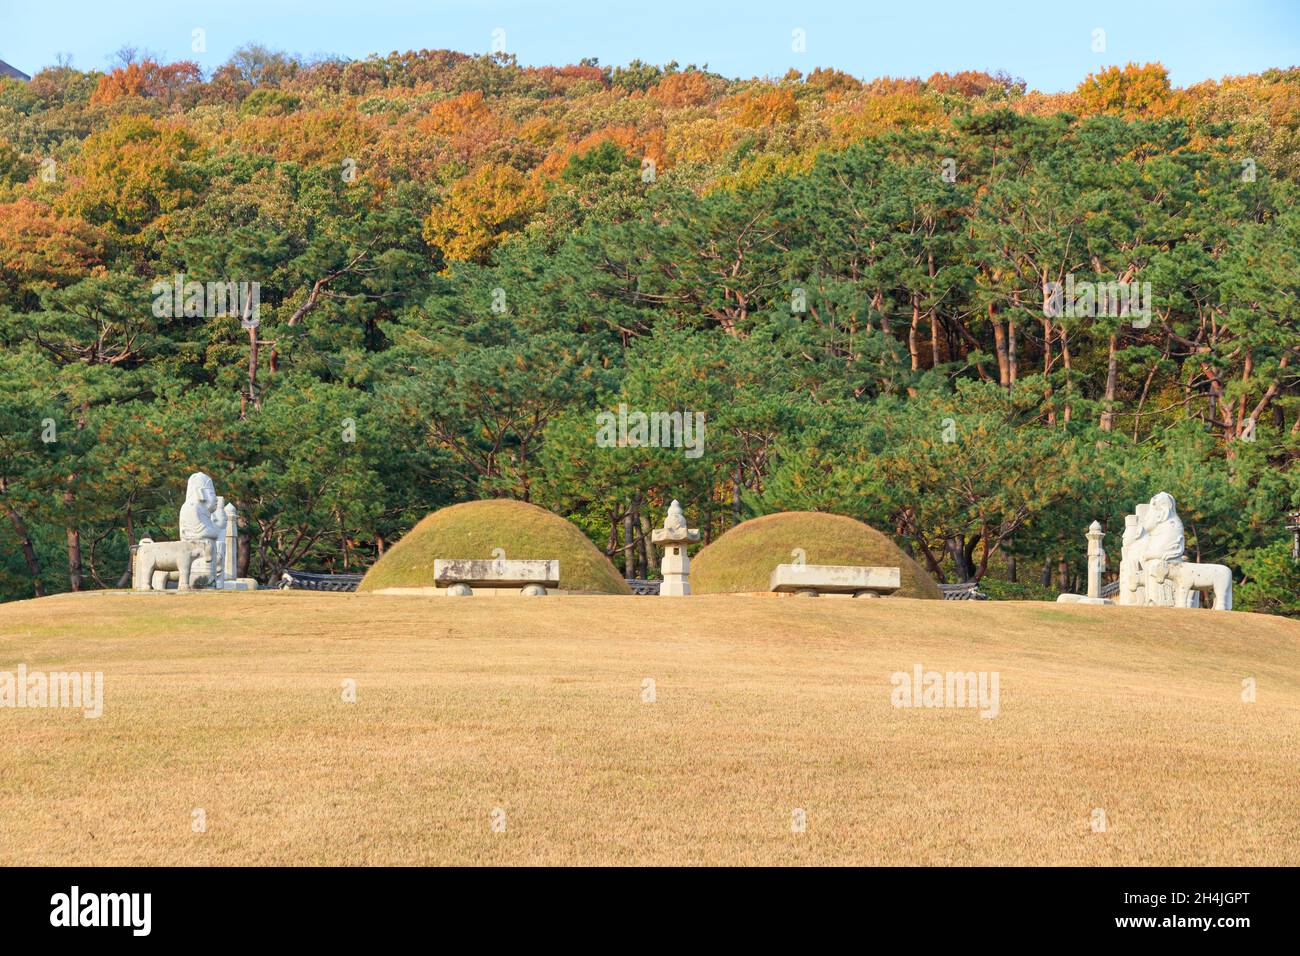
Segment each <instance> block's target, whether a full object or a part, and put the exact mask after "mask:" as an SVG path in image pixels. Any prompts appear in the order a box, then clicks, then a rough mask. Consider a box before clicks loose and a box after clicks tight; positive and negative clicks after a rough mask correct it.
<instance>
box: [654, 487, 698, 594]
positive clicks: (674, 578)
mask: <svg viewBox="0 0 1300 956" xmlns="http://www.w3.org/2000/svg"><path fill="white" fill-rule="evenodd" d="M650 540H651V541H653V542H654V543H655V544H657V545H659V546H660V547H662V548H663V549H664V559H663V562H662V563H661V564H660V566H659V567H660V570H661V571H662V572H663V576H664V580H663V583H662V584H660V585H659V596H660V597H683V596H685V595H687V594H690V593H691V581H690V574H691V559H690V558H689V557H688V556H687V553H686V547H687V545H689V544H692V543H694V542H696V541H699V540H700V532H699V530H698V529H697V528H687V527H686V516H685V515H683V514H682V506H681V505H680V504H678V503H677V501H676V500H675V499H674V501H673V503H672V504H671V505H669V506H668V515H667V516H666V517H665V518H664V526H663V527H662V528H656V529H655V530H654V531H653V532H652V533H651V535H650Z"/></svg>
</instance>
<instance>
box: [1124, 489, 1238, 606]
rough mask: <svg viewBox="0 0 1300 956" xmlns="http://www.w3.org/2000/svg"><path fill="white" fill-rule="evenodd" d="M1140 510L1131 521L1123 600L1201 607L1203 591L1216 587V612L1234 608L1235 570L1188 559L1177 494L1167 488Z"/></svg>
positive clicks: (1125, 562)
mask: <svg viewBox="0 0 1300 956" xmlns="http://www.w3.org/2000/svg"><path fill="white" fill-rule="evenodd" d="M1135 510H1136V512H1137V514H1136V515H1129V516H1128V518H1126V519H1125V525H1126V527H1125V532H1124V538H1125V541H1126V546H1125V549H1124V560H1123V562H1122V563H1121V581H1120V603H1121V604H1145V605H1149V606H1151V605H1154V606H1156V607H1199V606H1200V592H1201V591H1202V590H1210V591H1213V593H1214V609H1215V610H1216V611H1230V610H1232V571H1231V569H1229V568H1228V567H1227V566H1226V565H1222V564H1197V563H1195V562H1191V561H1188V560H1186V546H1187V539H1186V535H1185V534H1184V531H1183V521H1182V519H1181V518H1179V517H1178V507H1177V505H1176V504H1175V503H1174V499H1173V496H1172V495H1170V494H1168V493H1167V492H1164V491H1162V492H1160V493H1158V494H1156V495H1153V496H1152V498H1151V501H1150V502H1148V503H1147V504H1145V505H1138V506H1137V508H1136V509H1135ZM1130 518H1132V519H1134V520H1133V521H1131V522H1130V521H1129V519H1130ZM1134 525H1136V531H1133V530H1132V529H1133V526H1134ZM1126 568H1127V575H1126V571H1125V569H1126Z"/></svg>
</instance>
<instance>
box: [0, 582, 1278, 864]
mask: <svg viewBox="0 0 1300 956" xmlns="http://www.w3.org/2000/svg"><path fill="white" fill-rule="evenodd" d="M19 663H24V664H26V665H27V667H28V668H30V669H43V670H47V671H56V670H72V669H76V670H100V671H103V673H104V680H105V697H106V703H105V710H104V715H103V716H102V717H101V718H99V719H98V720H87V719H85V718H83V717H82V716H81V714H80V713H79V712H75V711H69V710H34V709H27V710H21V709H3V710H0V864H5V865H11V864H72V865H99V864H125V865H135V864H380V863H389V864H448V863H456V864H627V863H650V864H812V863H819V864H825V863H831V864H1003V863H1021V864H1038V863H1045V864H1076V863H1077V864H1292V865H1294V864H1296V863H1297V862H1300V809H1298V803H1300V624H1296V623H1294V622H1288V621H1285V620H1282V619H1278V618H1269V617H1263V616H1258V615H1251V614H1243V613H1232V614H1213V613H1211V612H1208V611H1206V612H1195V611H1178V610H1163V609H1134V608H1098V607H1078V606H1076V607H1064V606H1062V607H1058V606H1055V605H1047V604H1032V603H992V602H989V603H966V602H962V603H941V602H936V601H911V600H905V599H890V600H885V601H850V600H827V599H819V600H799V599H789V600H777V599H768V600H761V599H752V598H749V599H747V598H742V597H728V596H716V597H699V596H697V597H692V598H690V599H687V600H674V601H667V600H663V601H661V600H658V599H655V598H647V597H641V598H634V597H569V596H565V597H553V598H544V599H532V600H529V599H520V600H493V601H475V600H473V599H472V598H470V599H464V600H450V599H446V598H416V597H399V596H383V595H369V594H355V595H332V594H311V593H306V592H262V593H258V594H202V593H200V594H191V595H177V594H142V595H136V594H131V593H91V594H83V595H66V596H60V597H53V598H46V599H43V600H39V601H27V602H22V603H15V604H7V605H4V606H0V671H4V670H10V671H12V670H15V669H16V667H17V665H18V664H19ZM917 663H920V664H922V665H923V666H924V667H925V668H926V669H928V670H929V669H933V670H938V671H949V670H961V671H997V672H999V674H1000V697H1001V699H1000V709H1001V713H1000V715H999V716H998V717H997V718H996V719H981V718H980V717H979V716H978V715H977V714H976V712H975V711H973V710H969V709H965V710H963V709H916V710H904V709H897V708H895V707H893V706H891V703H890V692H891V685H890V675H891V673H893V672H895V671H909V672H910V671H911V670H912V668H913V665H915V664H917ZM645 678H652V679H653V680H654V682H655V694H656V700H655V701H654V702H653V703H644V702H642V694H643V690H642V688H643V681H644V679H645ZM1244 678H1254V679H1255V681H1256V682H1257V688H1258V699H1257V701H1256V702H1254V703H1246V702H1243V700H1242V681H1243V679H1244ZM349 679H350V680H354V681H355V682H356V688H357V699H356V702H355V703H347V702H345V701H344V700H343V693H342V689H341V688H342V684H343V682H344V681H345V680H349ZM195 808H202V809H203V810H204V812H205V815H206V822H207V827H206V832H202V833H196V832H193V829H192V827H191V821H192V814H193V811H194V810H195ZM496 808H502V809H503V810H504V811H505V832H494V831H493V827H492V820H493V816H492V815H493V812H494V810H495V809H496ZM1094 808H1102V809H1104V810H1105V813H1106V816H1107V821H1108V829H1107V831H1106V832H1104V833H1094V832H1092V829H1091V827H1090V814H1091V813H1092V811H1093V809H1094ZM796 809H800V810H803V811H804V812H805V813H806V818H807V829H806V832H803V833H795V832H792V827H791V821H792V818H793V811H794V810H796Z"/></svg>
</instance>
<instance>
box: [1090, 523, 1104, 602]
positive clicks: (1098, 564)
mask: <svg viewBox="0 0 1300 956" xmlns="http://www.w3.org/2000/svg"><path fill="white" fill-rule="evenodd" d="M1105 536H1106V532H1104V531H1102V530H1101V522H1100V521H1094V522H1093V523H1092V524H1091V525H1089V526H1088V535H1087V537H1088V597H1090V598H1100V597H1101V579H1102V574H1104V573H1105V571H1106V552H1105V551H1104V550H1103V549H1102V546H1101V539H1102V538H1104V537H1105Z"/></svg>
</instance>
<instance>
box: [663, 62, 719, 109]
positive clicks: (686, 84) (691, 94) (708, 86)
mask: <svg viewBox="0 0 1300 956" xmlns="http://www.w3.org/2000/svg"><path fill="white" fill-rule="evenodd" d="M647 92H648V93H649V95H650V96H652V97H654V98H655V99H656V100H658V101H659V102H660V103H661V104H662V105H664V106H667V107H671V108H678V107H682V106H703V105H704V104H705V103H707V102H709V100H711V99H713V97H714V95H715V94H716V93H717V89H716V83H715V81H713V80H711V79H709V77H708V76H706V75H705V74H703V73H699V72H696V71H693V70H692V71H689V72H686V73H669V74H668V75H667V76H665V77H664V78H663V79H662V80H660V81H659V83H658V84H657V85H655V86H652V87H650V89H649V90H648V91H647Z"/></svg>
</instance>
